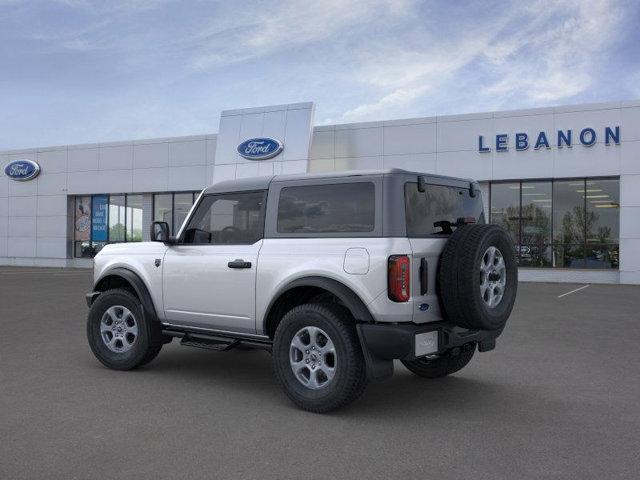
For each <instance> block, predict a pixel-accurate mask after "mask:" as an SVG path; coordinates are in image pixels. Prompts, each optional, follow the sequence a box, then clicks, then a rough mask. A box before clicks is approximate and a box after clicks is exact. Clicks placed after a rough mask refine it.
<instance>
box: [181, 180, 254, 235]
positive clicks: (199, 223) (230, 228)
mask: <svg viewBox="0 0 640 480" xmlns="http://www.w3.org/2000/svg"><path fill="white" fill-rule="evenodd" d="M264 199H265V193H264V192H250V193H230V194H223V195H209V196H206V197H205V198H204V199H203V200H202V202H200V204H199V205H198V208H197V210H196V212H195V213H194V215H193V217H192V218H191V220H190V221H189V225H188V226H187V228H186V229H185V233H184V242H185V243H195V244H203V243H212V244H235V245H241V244H246V245H250V244H252V243H255V242H256V241H258V240H259V239H260V238H262V233H263V226H262V225H263V223H262V219H263V207H264Z"/></svg>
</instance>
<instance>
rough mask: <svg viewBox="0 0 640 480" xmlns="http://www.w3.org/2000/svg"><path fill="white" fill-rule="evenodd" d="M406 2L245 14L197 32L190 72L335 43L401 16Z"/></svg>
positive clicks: (363, 0)
mask: <svg viewBox="0 0 640 480" xmlns="http://www.w3.org/2000/svg"><path fill="white" fill-rule="evenodd" d="M411 3H412V2H409V1H408V0H353V1H350V2H345V1H343V0H324V1H321V2H305V3H304V6H302V7H301V3H300V2H297V1H295V0H287V1H282V2H279V3H277V4H276V5H275V6H274V7H273V8H272V9H268V8H265V9H257V8H256V9H247V11H248V12H249V13H248V14H247V15H244V16H240V17H233V18H232V23H229V24H222V25H220V24H219V23H216V22H214V24H213V25H212V26H211V27H210V28H206V29H204V30H203V31H201V32H199V33H198V34H197V35H196V37H195V39H194V41H195V42H194V43H196V44H198V43H199V44H200V45H199V52H198V54H197V55H196V56H195V58H194V59H193V64H194V66H195V67H196V68H199V69H206V68H210V67H219V66H221V65H224V64H230V63H238V62H242V61H246V60H249V59H252V58H259V57H262V56H265V55H268V54H271V53H274V52H277V51H282V50H285V49H289V48H293V47H296V46H300V45H306V44H310V43H313V42H320V41H324V40H336V39H338V40H339V37H338V36H339V35H340V32H342V31H345V30H348V29H350V28H354V27H357V26H366V25H369V26H372V25H373V24H374V23H375V22H376V21H380V20H381V19H386V20H390V19H391V18H394V17H402V16H403V15H404V14H405V13H406V11H407V10H408V9H409V8H410V5H411Z"/></svg>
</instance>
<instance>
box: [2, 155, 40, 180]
mask: <svg viewBox="0 0 640 480" xmlns="http://www.w3.org/2000/svg"><path fill="white" fill-rule="evenodd" d="M4 173H5V174H6V175H7V177H9V178H10V179H11V180H17V181H19V182H26V181H27V180H31V179H34V178H36V177H37V176H38V174H39V173H40V165H38V164H37V163H36V162H34V161H33V160H26V159H25V160H14V161H13V162H10V163H9V164H8V165H7V166H6V167H4Z"/></svg>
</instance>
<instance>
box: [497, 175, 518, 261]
mask: <svg viewBox="0 0 640 480" xmlns="http://www.w3.org/2000/svg"><path fill="white" fill-rule="evenodd" d="M491 223H495V224H496V225H500V226H501V227H502V228H504V229H505V230H506V231H507V232H509V234H510V235H511V238H513V244H514V245H515V246H516V250H519V247H520V183H494V184H492V185H491Z"/></svg>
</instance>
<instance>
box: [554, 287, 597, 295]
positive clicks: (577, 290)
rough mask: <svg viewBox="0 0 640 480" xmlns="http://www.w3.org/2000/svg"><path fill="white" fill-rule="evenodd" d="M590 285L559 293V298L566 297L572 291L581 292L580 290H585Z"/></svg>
mask: <svg viewBox="0 0 640 480" xmlns="http://www.w3.org/2000/svg"><path fill="white" fill-rule="evenodd" d="M589 286H590V285H583V286H582V287H580V288H576V289H575V290H571V291H570V292H567V293H563V294H562V295H558V298H562V297H566V296H567V295H571V294H572V293H576V292H579V291H580V290H584V289H585V288H587V287H589Z"/></svg>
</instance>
